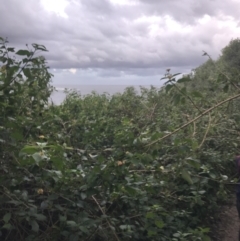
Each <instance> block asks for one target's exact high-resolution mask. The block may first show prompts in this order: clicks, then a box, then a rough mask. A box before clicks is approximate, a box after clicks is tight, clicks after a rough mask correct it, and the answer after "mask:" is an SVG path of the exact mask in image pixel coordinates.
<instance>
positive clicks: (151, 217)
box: [146, 212, 156, 219]
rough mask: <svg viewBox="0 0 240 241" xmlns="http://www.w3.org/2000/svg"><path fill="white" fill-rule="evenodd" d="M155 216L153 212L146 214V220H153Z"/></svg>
mask: <svg viewBox="0 0 240 241" xmlns="http://www.w3.org/2000/svg"><path fill="white" fill-rule="evenodd" d="M155 216H156V214H155V213H152V212H149V213H147V214H146V218H148V219H153V218H154V217H155Z"/></svg>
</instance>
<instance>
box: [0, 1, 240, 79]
mask: <svg viewBox="0 0 240 241" xmlns="http://www.w3.org/2000/svg"><path fill="white" fill-rule="evenodd" d="M66 1H67V2H68V4H67V5H66V7H65V9H64V12H65V14H66V16H67V17H64V16H61V15H59V14H56V12H54V11H47V9H46V8H44V6H43V4H42V3H41V1H40V0H28V1H19V0H7V1H2V2H1V7H0V21H1V23H4V24H1V29H0V35H1V36H2V37H8V39H9V41H10V45H11V44H13V45H15V46H17V47H24V44H26V43H28V44H31V43H38V44H43V45H45V46H46V47H47V49H48V50H49V52H48V53H47V54H46V58H47V60H48V63H49V64H50V66H51V67H52V68H56V69H68V68H76V69H79V68H82V69H89V68H93V69H94V68H95V69H96V71H97V72H98V73H99V75H100V76H108V75H109V76H122V75H124V74H130V75H132V74H136V75H148V74H149V75H150V73H151V74H152V75H155V74H156V75H157V74H159V71H160V70H161V71H163V69H165V68H169V67H175V68H176V69H191V68H193V67H196V66H197V65H199V64H200V63H202V62H203V61H204V60H205V59H204V58H203V57H202V56H201V54H202V50H205V51H208V52H209V54H211V55H213V56H214V57H217V56H218V54H220V50H221V48H223V47H224V46H225V45H226V44H228V42H229V41H230V40H231V39H232V38H236V37H238V36H239V34H240V30H239V27H238V18H239V14H240V2H239V1H234V0H229V1H223V0H202V1H192V0H182V1H179V0H168V1H165V0H128V1H127V0H125V1H120V0H118V1H117V0H66ZM48 2H51V3H53V4H54V2H55V4H56V6H57V4H58V1H57V0H55V1H54V0H49V1H48ZM121 2H122V3H121ZM124 3H125V4H124ZM99 69H100V70H101V69H102V70H103V71H99ZM104 70H105V72H104ZM115 71H122V72H121V73H120V72H119V73H116V72H115Z"/></svg>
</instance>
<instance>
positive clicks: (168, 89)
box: [165, 84, 174, 93]
mask: <svg viewBox="0 0 240 241" xmlns="http://www.w3.org/2000/svg"><path fill="white" fill-rule="evenodd" d="M173 86H174V85H171V84H168V85H167V86H166V87H165V90H166V92H167V93H168V92H169V91H170V90H171V89H172V88H173Z"/></svg>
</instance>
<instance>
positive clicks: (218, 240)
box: [212, 197, 240, 241]
mask: <svg viewBox="0 0 240 241" xmlns="http://www.w3.org/2000/svg"><path fill="white" fill-rule="evenodd" d="M235 203H236V201H235V197H233V198H232V200H231V201H230V202H229V203H228V204H226V205H225V206H223V208H222V212H221V213H220V215H219V220H217V225H216V227H215V228H214V229H213V235H212V240H214V241H239V240H238V231H239V227H240V221H239V218H238V213H237V209H236V205H235Z"/></svg>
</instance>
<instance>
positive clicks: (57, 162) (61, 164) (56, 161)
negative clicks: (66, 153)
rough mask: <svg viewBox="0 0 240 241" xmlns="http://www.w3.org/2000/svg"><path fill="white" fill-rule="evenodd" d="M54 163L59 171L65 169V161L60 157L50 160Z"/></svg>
mask: <svg viewBox="0 0 240 241" xmlns="http://www.w3.org/2000/svg"><path fill="white" fill-rule="evenodd" d="M50 160H51V161H52V162H53V165H54V166H55V167H56V168H57V169H58V170H63V167H64V160H63V159H61V158H59V157H54V156H53V157H51V159H50Z"/></svg>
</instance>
